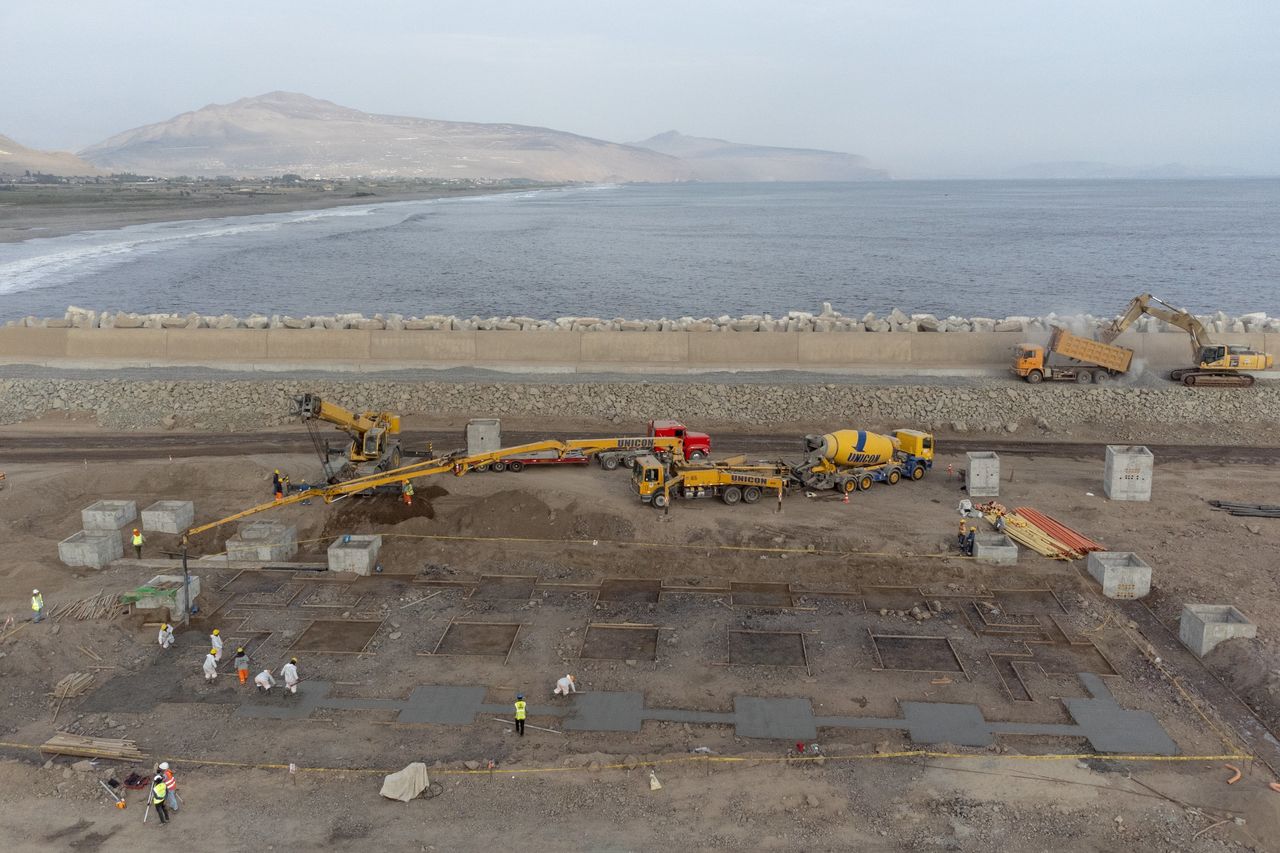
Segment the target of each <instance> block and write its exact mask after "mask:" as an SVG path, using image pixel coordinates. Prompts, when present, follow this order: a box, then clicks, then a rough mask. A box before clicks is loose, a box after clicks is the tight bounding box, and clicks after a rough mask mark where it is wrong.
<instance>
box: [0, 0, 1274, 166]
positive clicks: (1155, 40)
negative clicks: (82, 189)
mask: <svg viewBox="0 0 1280 853" xmlns="http://www.w3.org/2000/svg"><path fill="white" fill-rule="evenodd" d="M0 32H3V33H4V34H5V35H4V40H3V42H2V43H0V133H3V134H7V135H9V136H12V137H13V138H15V139H16V140H17V141H18V142H21V143H23V144H26V145H30V146H33V147H38V148H49V149H63V150H75V149H78V148H80V147H83V146H85V145H88V144H91V143H94V142H98V141H101V140H102V139H105V138H106V137H108V136H111V135H112V134H115V133H118V132H120V131H123V130H127V129H129V128H132V127H136V126H138V125H142V124H148V123H151V122H156V121H162V120H164V119H167V118H170V117H172V116H174V115H176V114H178V113H181V112H185V111H187V110H192V109H197V108H199V107H201V106H204V105H205V104H209V103H225V102H229V101H233V100H236V99H238V98H241V97H246V96H250V95H257V94H262V93H264V92H268V91H272V90H276V89H283V90H289V91H296V92H304V93H306V94H309V95H313V96H315V97H319V98H325V99H327V100H331V101H335V102H337V103H339V104H342V105H344V106H350V107H355V108H357V109H361V110H365V111H368V112H380V113H394V114H400V115H411V116H422V117H427V118H439V119H457V120H467V121H481V122H489V121H495V122H496V121H501V122H516V123H521V124H534V125H543V126H547V127H553V128H556V129H558V130H568V131H573V132H576V133H581V134H585V135H588V136H595V137H600V138H604V139H610V140H614V141H619V142H626V141H634V140H637V139H643V138H645V137H648V136H651V135H653V134H655V133H658V132H661V131H664V130H670V129H678V130H680V131H682V132H684V133H689V134H695V135H700V136H716V137H722V138H727V139H732V140H735V141H741V142H753V143H759V144H765V145H787V146H800V147H813V148H829V149H834V150H838V151H849V152H853V153H857V154H863V155H866V156H867V157H870V158H871V159H872V160H873V161H874V162H875V163H876V164H877V165H880V166H883V167H885V168H888V169H889V170H891V171H892V172H893V174H894V175H896V176H901V177H912V176H937V175H962V176H963V175H978V174H998V173H1000V172H1003V171H1004V170H1006V169H1008V168H1010V167H1013V166H1018V165H1021V164H1024V163H1030V162H1044V161H1061V160H1095V161H1105V162H1110V163H1117V164H1121V165H1132V166H1140V165H1147V164H1161V163H1169V162H1182V163H1187V164H1198V165H1210V166H1225V167H1230V168H1234V169H1243V170H1249V171H1252V172H1256V173H1270V174H1275V173H1280V2H1276V0H1256V2H1244V0H1217V1H1216V2H1211V0H1201V2H1185V0H1158V2H1157V0H1103V2H1095V0H1067V2H1060V3H1048V2H1043V3H1042V2H1033V0H970V2H946V1H945V0H937V2H913V0H869V2H862V0H846V2H804V1H803V0H785V1H781V2H763V0H684V2H668V0H645V2H626V3H623V2H608V0H583V1H582V2H569V0H535V2H530V0H494V2H485V0H472V2H445V1H444V0H403V1H402V2H401V1H400V0H372V2H364V3H355V2H351V0H341V2H328V0H301V1H299V0H253V2H242V0H223V2H218V3H200V4H197V3H192V2H185V0H170V2H162V0H150V2H142V0H0Z"/></svg>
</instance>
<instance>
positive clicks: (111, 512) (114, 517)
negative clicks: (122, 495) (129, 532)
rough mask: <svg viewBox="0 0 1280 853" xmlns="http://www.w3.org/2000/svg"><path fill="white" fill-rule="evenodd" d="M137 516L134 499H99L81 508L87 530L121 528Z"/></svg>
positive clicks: (81, 518)
mask: <svg viewBox="0 0 1280 853" xmlns="http://www.w3.org/2000/svg"><path fill="white" fill-rule="evenodd" d="M137 517H138V505H137V504H136V503H134V502H133V501H98V502H96V503H92V504H90V505H89V506H87V507H85V508H84V509H82V510H80V520H81V522H82V523H83V524H84V529H85V530H119V529H120V528H121V527H124V526H125V525H126V524H128V523H129V522H131V521H133V520H134V519H136V518H137Z"/></svg>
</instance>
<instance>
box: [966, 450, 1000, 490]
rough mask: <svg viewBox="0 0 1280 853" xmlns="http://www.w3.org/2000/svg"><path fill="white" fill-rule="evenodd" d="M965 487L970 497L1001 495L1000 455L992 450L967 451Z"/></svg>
mask: <svg viewBox="0 0 1280 853" xmlns="http://www.w3.org/2000/svg"><path fill="white" fill-rule="evenodd" d="M965 456H966V457H967V460H968V461H967V464H966V466H965V470H966V472H967V473H966V475H965V476H966V480H965V487H966V488H967V489H968V491H969V497H973V498H998V497H1000V456H999V454H997V453H994V452H992V451H990V450H983V451H979V452H977V453H966V454H965Z"/></svg>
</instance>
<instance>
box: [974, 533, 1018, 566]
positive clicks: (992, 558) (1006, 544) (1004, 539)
mask: <svg viewBox="0 0 1280 853" xmlns="http://www.w3.org/2000/svg"><path fill="white" fill-rule="evenodd" d="M973 559H975V560H977V561H978V562H979V563H991V564H993V565H996V566H1012V565H1016V564H1017V562H1018V545H1017V543H1015V542H1014V541H1013V540H1012V539H1010V538H1009V537H1008V536H1006V535H1004V534H1003V533H978V534H976V535H975V536H974V537H973Z"/></svg>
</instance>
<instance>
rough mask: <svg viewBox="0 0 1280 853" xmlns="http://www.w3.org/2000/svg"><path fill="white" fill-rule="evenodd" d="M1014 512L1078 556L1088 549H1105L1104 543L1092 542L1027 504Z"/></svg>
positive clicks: (1085, 552)
mask: <svg viewBox="0 0 1280 853" xmlns="http://www.w3.org/2000/svg"><path fill="white" fill-rule="evenodd" d="M1016 512H1017V513H1018V515H1020V516H1022V517H1023V518H1025V519H1026V520H1027V521H1029V522H1031V523H1032V524H1034V525H1035V526H1036V527H1038V528H1040V529H1041V530H1043V531H1044V532H1045V533H1047V534H1048V535H1049V536H1052V537H1053V538H1054V539H1057V540H1058V541H1059V542H1061V543H1062V544H1063V545H1066V546H1067V547H1068V548H1070V549H1071V550H1073V551H1075V552H1077V553H1078V554H1079V555H1080V556H1084V555H1085V554H1087V553H1089V552H1090V551H1105V550H1107V548H1106V546H1105V545H1101V544H1099V543H1097V542H1094V541H1093V540H1092V539H1090V538H1089V537H1087V536H1083V535H1081V534H1079V533H1077V532H1076V531H1074V530H1072V529H1071V528H1070V527H1067V526H1066V525H1065V524H1063V523H1062V522H1060V521H1058V520H1057V519H1055V518H1051V517H1050V516H1047V515H1045V514H1044V513H1042V512H1040V511H1038V510H1034V509H1032V508H1031V507H1029V506H1020V507H1018V508H1017V510H1016Z"/></svg>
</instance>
